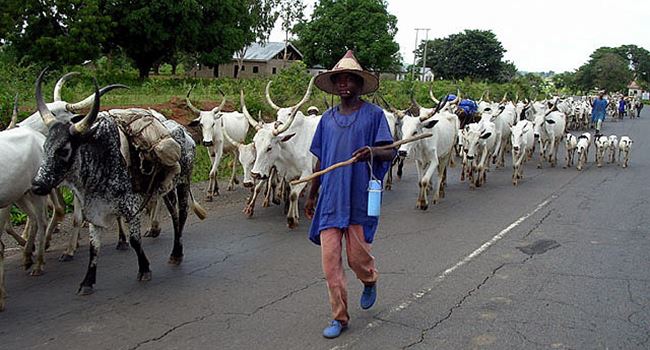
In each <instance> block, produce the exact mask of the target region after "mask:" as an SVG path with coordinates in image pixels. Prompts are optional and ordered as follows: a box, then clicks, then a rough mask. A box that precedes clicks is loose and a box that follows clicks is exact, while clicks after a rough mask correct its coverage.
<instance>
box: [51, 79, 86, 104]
mask: <svg viewBox="0 0 650 350" xmlns="http://www.w3.org/2000/svg"><path fill="white" fill-rule="evenodd" d="M79 74H81V73H79V72H70V73H66V74H64V75H63V76H62V77H61V79H59V81H57V82H56V85H54V101H55V102H58V101H61V88H63V84H65V82H66V81H68V80H70V78H71V77H73V76H75V75H79Z"/></svg>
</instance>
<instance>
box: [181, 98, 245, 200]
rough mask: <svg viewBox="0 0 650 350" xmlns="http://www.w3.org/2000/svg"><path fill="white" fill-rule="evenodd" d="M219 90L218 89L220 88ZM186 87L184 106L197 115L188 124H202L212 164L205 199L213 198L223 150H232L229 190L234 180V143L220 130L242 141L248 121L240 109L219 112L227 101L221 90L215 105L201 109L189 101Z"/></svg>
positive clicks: (235, 158)
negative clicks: (219, 99)
mask: <svg viewBox="0 0 650 350" xmlns="http://www.w3.org/2000/svg"><path fill="white" fill-rule="evenodd" d="M219 91H220V92H221V90H219ZM191 92H192V89H190V91H188V93H187V97H186V99H185V101H186V103H187V106H188V107H189V108H190V110H192V112H194V114H195V115H196V119H194V120H192V121H191V122H190V123H189V124H188V126H197V125H201V134H202V135H203V142H202V144H203V146H205V147H207V148H208V151H209V153H210V161H211V162H212V167H211V168H210V179H209V180H208V188H207V190H206V192H207V193H206V200H207V201H208V202H210V201H212V200H213V197H214V195H217V196H218V195H219V184H218V182H217V177H218V174H217V171H218V169H219V163H220V162H221V157H222V156H223V154H224V152H230V153H232V154H233V160H232V175H231V176H230V182H229V183H228V188H227V190H228V191H232V190H233V189H234V186H235V184H237V183H238V180H237V170H236V169H237V158H238V156H237V154H238V151H237V146H235V145H234V144H232V143H231V142H228V141H227V140H225V138H224V136H223V133H224V130H225V131H227V132H228V135H229V136H230V138H231V139H233V140H235V141H237V142H240V143H241V142H244V139H245V138H246V134H247V133H248V121H247V120H246V116H244V114H243V113H239V112H221V110H222V109H223V107H224V106H225V104H226V95H225V94H224V93H223V92H221V94H222V95H223V99H222V101H221V104H220V105H219V106H218V107H215V108H213V109H212V110H209V111H202V110H199V109H198V108H196V107H194V106H193V105H192V102H190V98H189V97H190V93H191Z"/></svg>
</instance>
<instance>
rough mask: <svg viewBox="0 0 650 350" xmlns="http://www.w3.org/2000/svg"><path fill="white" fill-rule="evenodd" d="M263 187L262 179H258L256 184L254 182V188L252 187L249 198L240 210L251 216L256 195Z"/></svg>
mask: <svg viewBox="0 0 650 350" xmlns="http://www.w3.org/2000/svg"><path fill="white" fill-rule="evenodd" d="M263 188H264V181H260V182H258V183H257V184H255V189H253V191H252V194H251V198H250V200H249V201H248V203H247V204H246V206H244V210H242V212H243V213H244V214H246V216H248V217H249V218H250V217H251V216H253V213H254V212H255V201H257V196H258V195H259V194H260V192H262V189H263Z"/></svg>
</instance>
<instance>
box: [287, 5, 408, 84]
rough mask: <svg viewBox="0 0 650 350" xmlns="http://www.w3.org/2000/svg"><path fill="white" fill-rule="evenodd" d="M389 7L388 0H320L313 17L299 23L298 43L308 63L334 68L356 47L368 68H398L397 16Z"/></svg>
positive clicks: (297, 29) (378, 69)
mask: <svg viewBox="0 0 650 350" xmlns="http://www.w3.org/2000/svg"><path fill="white" fill-rule="evenodd" d="M387 6H388V5H387V2H386V1H384V0H320V1H319V2H318V3H317V4H316V5H315V8H314V12H313V14H312V18H311V20H303V21H302V22H300V23H298V24H297V25H296V26H295V32H296V34H297V35H298V38H299V39H298V41H297V42H296V45H297V46H298V48H299V49H300V51H301V52H302V53H303V54H304V59H305V61H306V63H307V64H308V65H310V66H314V65H321V66H324V67H328V68H329V67H333V66H334V65H335V64H336V62H338V60H339V59H340V58H341V57H342V56H343V55H344V54H345V51H346V50H348V49H352V50H354V51H355V55H356V57H357V58H358V59H359V61H360V62H361V63H362V64H363V65H364V66H365V67H366V68H367V69H370V70H374V71H382V70H388V69H390V68H391V67H394V66H395V63H396V60H397V59H398V57H399V56H398V51H399V44H397V43H396V42H395V40H394V38H395V34H396V33H397V17H395V16H394V15H391V14H390V13H388V9H387Z"/></svg>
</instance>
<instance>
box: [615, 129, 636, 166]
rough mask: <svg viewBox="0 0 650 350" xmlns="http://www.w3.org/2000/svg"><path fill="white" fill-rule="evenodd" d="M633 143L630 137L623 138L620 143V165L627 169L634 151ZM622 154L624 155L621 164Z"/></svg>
mask: <svg viewBox="0 0 650 350" xmlns="http://www.w3.org/2000/svg"><path fill="white" fill-rule="evenodd" d="M632 143H634V141H632V140H631V139H630V137H629V136H621V141H619V143H618V163H619V164H620V165H621V166H622V167H623V168H627V165H628V162H629V161H630V152H631V151H632ZM621 153H622V154H623V163H621Z"/></svg>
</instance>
